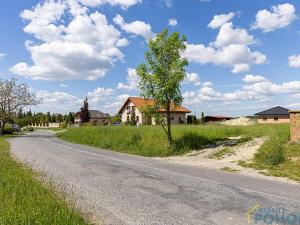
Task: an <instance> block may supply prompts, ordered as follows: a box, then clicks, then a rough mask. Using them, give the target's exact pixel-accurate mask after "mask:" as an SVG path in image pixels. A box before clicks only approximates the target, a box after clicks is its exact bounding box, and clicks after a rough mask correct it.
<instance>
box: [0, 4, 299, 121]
mask: <svg viewBox="0 0 300 225" xmlns="http://www.w3.org/2000/svg"><path fill="white" fill-rule="evenodd" d="M299 12H300V2H299V1H295V0H294V1H271V0H268V1H262V0H252V1H236V0H222V1H217V0H210V1H209V0H202V1H201V0H187V1H182V0H151V1H150V0H47V1H40V0H26V1H13V0H12V1H3V2H1V3H0V29H1V30H2V35H0V77H1V78H2V79H7V78H10V77H16V78H17V79H19V80H20V81H22V82H25V83H27V84H29V85H30V87H31V88H32V91H34V92H35V93H36V94H37V96H38V97H39V98H42V99H43V103H42V104H41V105H39V106H35V107H33V108H32V109H33V110H35V111H44V112H45V111H51V112H68V111H77V110H78V108H79V107H80V105H81V104H82V99H83V98H84V97H85V96H88V97H89V99H90V105H91V108H95V109H99V110H101V111H104V112H108V113H111V114H113V113H116V112H117V110H118V108H119V107H120V105H121V104H122V102H123V101H124V100H125V99H126V98H127V97H128V96H137V95H138V94H139V92H138V88H137V83H138V78H137V76H136V73H135V70H134V68H136V66H137V65H138V64H140V63H142V62H143V61H144V52H145V51H146V50H147V42H148V40H149V39H150V38H152V37H154V36H155V34H156V33H158V32H160V31H162V30H163V29H164V28H168V29H169V30H170V32H173V31H178V32H179V33H180V34H181V35H185V36H186V37H187V43H186V44H187V50H186V51H185V52H184V53H183V56H184V57H186V58H187V59H188V61H189V66H188V67H187V79H186V80H185V81H184V83H183V84H182V93H183V96H184V97H185V100H184V106H186V107H187V108H189V109H191V110H192V111H193V112H194V113H196V114H197V115H199V114H200V113H201V112H202V111H203V112H205V114H211V115H230V116H239V115H251V114H253V113H255V112H257V111H261V110H263V109H266V108H269V107H272V106H275V105H282V106H285V107H287V108H290V109H297V108H300V45H299V43H300V21H299V16H300V13H299Z"/></svg>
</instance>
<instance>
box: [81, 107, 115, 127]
mask: <svg viewBox="0 0 300 225" xmlns="http://www.w3.org/2000/svg"><path fill="white" fill-rule="evenodd" d="M89 113H90V121H89V122H90V123H93V124H99V125H107V124H109V123H110V116H109V114H107V113H103V112H100V111H98V110H89ZM75 122H76V123H81V119H80V116H79V114H76V118H75Z"/></svg>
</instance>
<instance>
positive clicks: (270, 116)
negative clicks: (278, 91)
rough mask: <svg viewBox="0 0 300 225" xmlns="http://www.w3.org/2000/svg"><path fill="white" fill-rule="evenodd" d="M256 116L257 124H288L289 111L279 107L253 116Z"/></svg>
mask: <svg viewBox="0 0 300 225" xmlns="http://www.w3.org/2000/svg"><path fill="white" fill-rule="evenodd" d="M255 115H256V116H258V123H260V124H264V123H289V122H290V114H289V110H288V109H286V108H283V107H281V106H276V107H274V108H271V109H268V110H265V111H262V112H259V113H256V114H255Z"/></svg>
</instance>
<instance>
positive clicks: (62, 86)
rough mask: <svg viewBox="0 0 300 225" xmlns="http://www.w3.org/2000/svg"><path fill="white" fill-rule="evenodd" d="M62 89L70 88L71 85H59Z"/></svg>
mask: <svg viewBox="0 0 300 225" xmlns="http://www.w3.org/2000/svg"><path fill="white" fill-rule="evenodd" d="M59 86H60V87H61V88H68V87H69V85H67V84H60V85H59Z"/></svg>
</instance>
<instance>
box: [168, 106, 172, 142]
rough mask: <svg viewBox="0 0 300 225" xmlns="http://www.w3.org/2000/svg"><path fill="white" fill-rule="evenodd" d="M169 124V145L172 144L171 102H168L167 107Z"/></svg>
mask: <svg viewBox="0 0 300 225" xmlns="http://www.w3.org/2000/svg"><path fill="white" fill-rule="evenodd" d="M167 126H168V142H169V145H172V143H173V140H172V131H171V110H170V104H168V107H167Z"/></svg>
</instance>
